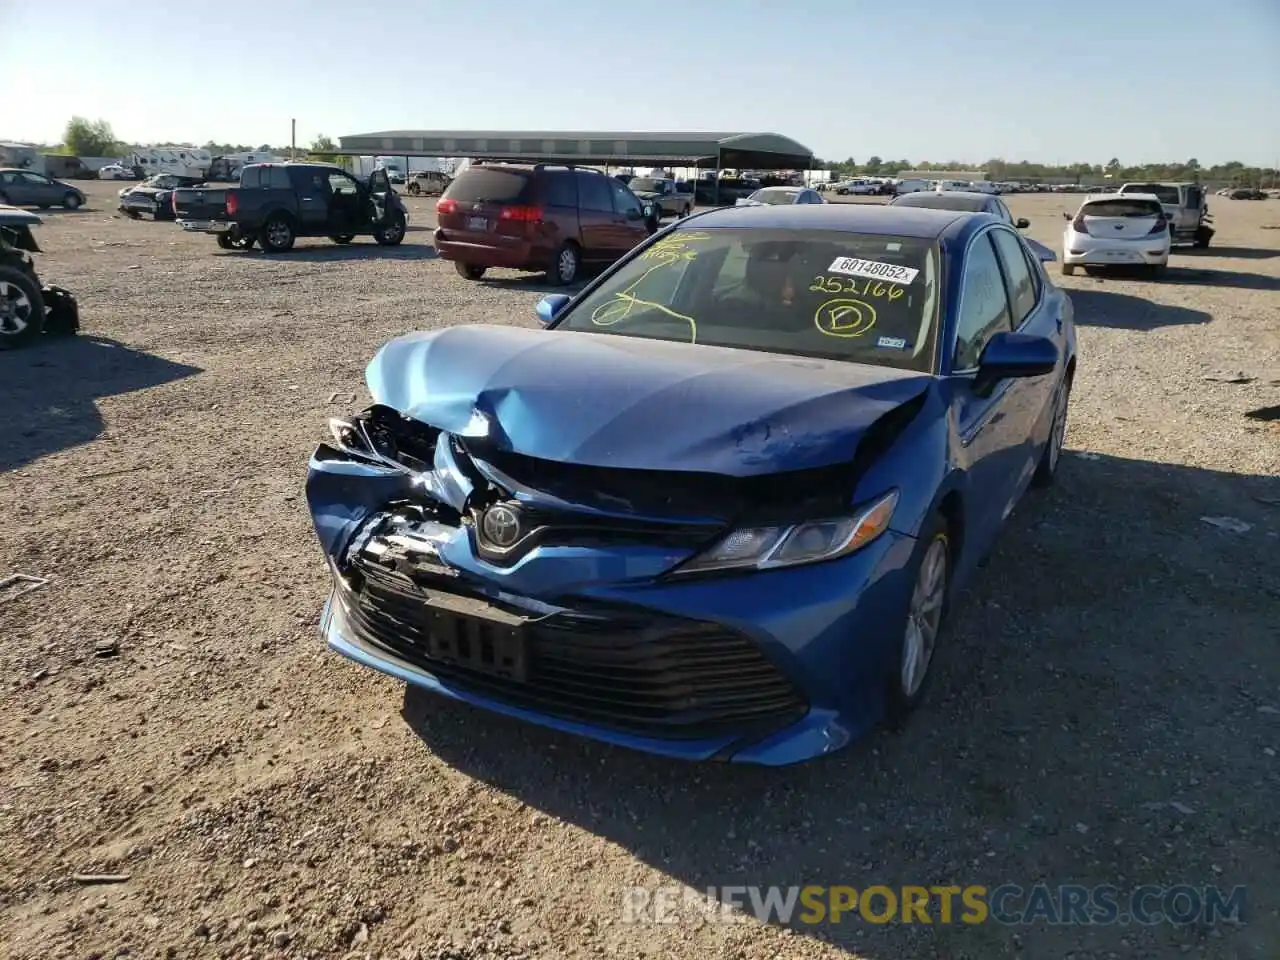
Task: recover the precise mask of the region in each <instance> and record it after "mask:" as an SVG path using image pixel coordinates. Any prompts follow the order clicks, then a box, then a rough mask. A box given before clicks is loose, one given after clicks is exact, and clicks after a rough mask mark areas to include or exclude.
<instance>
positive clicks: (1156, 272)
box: [1147, 263, 1169, 280]
mask: <svg viewBox="0 0 1280 960" xmlns="http://www.w3.org/2000/svg"><path fill="white" fill-rule="evenodd" d="M1168 266H1169V265H1168V264H1167V263H1152V264H1149V265H1148V266H1147V274H1148V275H1149V276H1150V277H1151V279H1152V280H1159V279H1160V278H1161V277H1163V276H1164V272H1165V270H1166V269H1167V268H1168Z"/></svg>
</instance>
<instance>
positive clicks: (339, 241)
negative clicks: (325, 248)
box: [329, 233, 356, 244]
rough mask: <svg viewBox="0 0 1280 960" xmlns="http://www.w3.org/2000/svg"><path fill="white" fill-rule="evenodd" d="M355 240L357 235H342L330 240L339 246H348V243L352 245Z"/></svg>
mask: <svg viewBox="0 0 1280 960" xmlns="http://www.w3.org/2000/svg"><path fill="white" fill-rule="evenodd" d="M355 238H356V235H355V234H354V233H340V234H338V235H337V236H336V237H330V238H329V239H330V240H332V241H333V242H334V243H337V244H347V243H350V242H351V241H352V240H354V239H355Z"/></svg>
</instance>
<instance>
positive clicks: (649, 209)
mask: <svg viewBox="0 0 1280 960" xmlns="http://www.w3.org/2000/svg"><path fill="white" fill-rule="evenodd" d="M642 210H643V213H641V216H642V217H643V218H644V219H645V220H648V219H649V218H650V217H652V216H653V204H652V203H646V204H645V205H644V207H643V208H642Z"/></svg>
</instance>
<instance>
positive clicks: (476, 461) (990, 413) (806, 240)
mask: <svg viewBox="0 0 1280 960" xmlns="http://www.w3.org/2000/svg"><path fill="white" fill-rule="evenodd" d="M537 314H538V317H539V318H540V319H541V320H542V321H543V323H544V324H546V326H547V327H548V329H546V330H536V329H527V328H523V327H520V326H517V325H514V324H512V322H511V318H510V317H506V316H495V317H494V320H495V324H494V325H491V326H490V325H467V326H457V327H452V328H446V329H442V330H434V331H429V332H423V333H414V334H410V335H408V336H404V337H401V338H399V339H396V340H393V341H391V342H390V343H388V344H387V345H385V346H384V347H383V348H382V349H381V350H380V351H379V352H378V354H377V355H376V356H375V357H374V359H373V361H372V363H371V364H370V365H369V368H368V373H367V381H368V385H369V389H370V392H371V394H372V397H373V400H374V405H373V406H372V407H370V408H368V409H367V410H365V411H364V412H362V413H359V414H357V415H355V416H352V417H350V418H339V419H334V420H331V421H330V424H329V431H330V436H329V437H328V439H327V440H326V441H325V442H324V443H322V444H321V445H320V446H319V448H318V449H317V450H316V451H315V453H314V454H313V456H312V459H311V461H310V470H309V475H308V480H307V499H308V504H309V508H310V510H311V514H312V517H313V520H314V526H315V530H316V533H317V536H318V538H319V540H320V543H321V546H322V548H323V552H324V554H325V556H326V558H327V562H328V564H329V568H330V571H331V573H332V578H333V590H332V594H331V597H330V599H329V601H328V603H327V605H326V608H325V611H324V614H323V616H322V619H321V632H322V635H323V636H324V637H325V638H326V639H327V642H328V643H329V645H330V646H331V647H332V648H334V649H335V650H337V651H338V652H340V653H342V654H344V655H346V656H348V657H350V658H351V659H353V660H355V661H357V662H359V663H361V664H364V665H366V666H369V667H373V668H375V669H377V670H381V671H383V672H385V673H387V674H390V675H391V676H393V677H397V678H399V679H401V680H404V681H407V682H408V683H410V684H414V685H417V686H420V687H423V688H425V689H428V690H431V691H435V692H437V693H441V694H444V695H446V696H449V697H452V698H455V699H458V700H463V701H466V702H468V703H472V704H476V705H479V706H482V707H485V708H487V709H490V710H493V711H495V712H499V713H503V714H507V715H509V716H514V717H519V718H522V719H525V720H528V721H531V722H535V723H539V724H543V725H545V726H548V727H553V728H556V729H559V730H562V731H567V732H570V733H575V734H581V735H586V736H590V737H594V738H597V739H600V740H604V741H608V742H611V743H615V744H620V745H624V746H629V747H634V748H638V749H641V750H646V751H651V752H654V753H660V754H665V755H668V756H673V757H681V758H687V759H722V760H734V761H739V762H750V763H760V764H786V763H793V762H796V761H800V760H805V759H808V758H811V757H815V756H818V755H821V754H826V753H830V752H832V751H835V750H837V749H839V748H841V747H842V746H844V745H845V744H847V743H849V742H850V741H851V740H853V739H854V738H855V737H857V736H859V735H862V734H864V733H865V732H867V731H868V730H869V729H870V728H871V727H872V726H873V725H874V724H875V723H876V722H877V721H878V720H880V719H881V718H885V717H887V718H888V719H889V721H890V722H891V723H892V724H895V725H896V724H900V723H902V722H903V721H904V720H905V719H906V717H907V716H908V715H909V714H910V713H911V712H912V711H913V710H914V709H915V708H916V707H917V706H918V705H919V704H920V703H921V700H922V698H923V696H924V691H925V684H926V680H927V678H928V675H929V672H930V666H931V665H932V663H933V661H934V654H935V651H936V650H937V648H938V644H939V642H940V641H941V639H942V638H943V636H944V634H943V627H944V624H945V621H946V615H947V611H948V607H949V605H950V603H951V601H952V599H953V598H954V597H955V596H956V595H957V592H958V591H959V590H960V589H961V587H962V585H963V584H964V582H965V580H966V579H967V578H968V577H969V576H970V575H971V574H972V573H973V572H974V571H975V569H976V568H977V566H978V563H979V561H980V560H981V558H982V557H983V556H984V555H985V554H986V553H987V551H988V550H989V549H990V548H991V546H992V544H993V543H994V541H995V540H996V538H997V536H998V534H999V532H1000V530H1001V527H1002V525H1003V523H1004V520H1005V518H1006V517H1008V515H1009V513H1010V511H1011V510H1013V508H1014V506H1015V505H1016V504H1017V503H1018V501H1019V500H1020V498H1021V496H1022V494H1023V492H1024V491H1025V490H1026V488H1027V487H1028V486H1029V485H1030V484H1033V483H1035V484H1048V483H1050V482H1052V481H1053V479H1054V476H1055V473H1056V470H1057V468H1058V463H1059V457H1060V454H1061V450H1062V441H1063V435H1064V431H1065V424H1066V417H1067V406H1068V400H1069V396H1070V390H1071V384H1072V378H1073V375H1074V373H1075V367H1076V341H1075V331H1074V324H1073V312H1072V306H1071V302H1070V300H1069V299H1068V298H1067V296H1066V295H1065V294H1064V293H1063V292H1062V291H1061V290H1059V289H1058V288H1057V287H1055V286H1054V284H1053V283H1052V282H1051V281H1050V279H1049V277H1048V276H1047V275H1046V274H1045V272H1044V270H1043V268H1042V266H1041V264H1040V262H1039V261H1038V260H1037V259H1036V257H1035V256H1033V255H1032V254H1031V252H1030V251H1029V250H1028V248H1027V247H1026V245H1025V244H1024V243H1023V241H1022V238H1021V237H1020V236H1019V235H1018V234H1017V232H1016V231H1015V230H1014V229H1013V228H1012V227H1010V226H1009V225H1008V224H1006V223H1004V222H1003V221H1001V220H998V219H996V218H994V217H991V216H987V215H984V214H966V213H956V212H952V211H943V210H920V209H910V208H891V207H886V206H881V205H875V206H870V205H852V204H850V205H843V204H802V205H787V206H772V207H766V208H753V209H745V208H729V209H723V210H715V211H710V212H706V213H701V214H697V215H695V216H693V217H689V218H687V219H684V220H681V221H679V222H678V223H676V224H674V225H673V226H671V227H669V228H668V229H667V230H665V231H663V232H662V233H661V234H659V235H657V236H655V237H654V238H652V239H651V240H650V241H648V242H646V243H644V244H643V245H641V246H640V247H638V248H637V249H635V250H633V251H632V252H631V253H630V254H629V255H628V256H627V257H626V258H625V259H623V260H622V261H621V262H620V263H618V264H617V265H616V266H614V267H613V268H612V269H611V270H608V271H607V272H605V273H604V274H603V275H602V276H601V277H599V278H598V279H597V280H596V281H595V282H593V283H592V284H591V285H589V286H588V287H587V288H586V289H585V290H584V291H583V292H582V293H581V294H579V295H578V296H576V297H574V298H570V297H568V296H565V295H562V294H556V295H552V296H548V297H546V298H544V299H543V300H542V302H541V303H539V305H538V308H537Z"/></svg>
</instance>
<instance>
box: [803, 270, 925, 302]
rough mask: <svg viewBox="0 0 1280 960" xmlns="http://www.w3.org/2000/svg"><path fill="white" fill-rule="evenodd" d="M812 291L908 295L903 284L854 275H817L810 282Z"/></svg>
mask: <svg viewBox="0 0 1280 960" xmlns="http://www.w3.org/2000/svg"><path fill="white" fill-rule="evenodd" d="M809 292H810V293H851V294H853V295H854V296H858V297H881V298H883V299H886V300H901V299H902V298H903V297H905V296H906V295H907V292H906V290H905V289H903V287H902V285H901V284H898V283H894V282H892V281H887V280H860V279H856V278H854V277H827V276H817V277H814V278H813V280H812V281H811V282H810V284H809Z"/></svg>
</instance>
